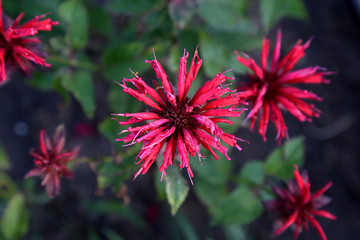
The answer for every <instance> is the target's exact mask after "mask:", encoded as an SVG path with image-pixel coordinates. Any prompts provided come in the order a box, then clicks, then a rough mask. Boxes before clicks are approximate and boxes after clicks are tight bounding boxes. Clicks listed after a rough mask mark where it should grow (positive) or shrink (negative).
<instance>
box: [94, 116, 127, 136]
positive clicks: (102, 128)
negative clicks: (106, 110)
mask: <svg viewBox="0 0 360 240" xmlns="http://www.w3.org/2000/svg"><path fill="white" fill-rule="evenodd" d="M125 128H126V126H125V127H124V126H122V125H120V124H119V123H117V122H116V121H115V120H113V119H111V118H105V119H104V120H103V121H102V122H101V123H100V124H99V125H98V129H99V132H100V133H101V134H102V135H103V136H104V137H105V138H106V139H108V140H109V141H110V142H113V141H114V140H115V138H116V137H117V133H120V132H121V131H122V130H124V129H125Z"/></svg>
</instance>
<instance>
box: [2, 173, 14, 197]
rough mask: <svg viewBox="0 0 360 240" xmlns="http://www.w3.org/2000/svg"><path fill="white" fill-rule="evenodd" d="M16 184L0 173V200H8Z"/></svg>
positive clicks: (6, 175)
mask: <svg viewBox="0 0 360 240" xmlns="http://www.w3.org/2000/svg"><path fill="white" fill-rule="evenodd" d="M16 191H17V189H16V184H15V183H14V182H13V180H12V179H11V178H10V177H9V175H8V174H6V173H5V172H3V171H0V199H8V198H10V197H11V196H12V195H13V194H14V193H15V192H16Z"/></svg>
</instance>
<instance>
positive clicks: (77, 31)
mask: <svg viewBox="0 0 360 240" xmlns="http://www.w3.org/2000/svg"><path fill="white" fill-rule="evenodd" d="M59 14H60V17H61V18H63V19H64V20H65V22H66V24H67V28H66V30H67V34H66V36H67V38H68V40H69V42H70V45H71V47H72V48H73V49H75V50H80V49H82V48H84V47H85V46H86V44H87V40H88V16H87V10H86V8H85V6H84V5H83V4H82V2H81V1H80V0H67V1H65V2H63V3H62V4H61V5H60V7H59Z"/></svg>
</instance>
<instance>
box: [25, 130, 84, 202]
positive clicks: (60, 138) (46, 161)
mask: <svg viewBox="0 0 360 240" xmlns="http://www.w3.org/2000/svg"><path fill="white" fill-rule="evenodd" d="M64 145H65V131H64V127H63V125H60V126H59V127H57V128H56V130H55V132H54V134H53V137H52V139H49V137H48V136H47V135H46V133H45V130H41V132H40V148H37V149H33V150H32V151H31V152H30V155H31V156H33V157H34V163H35V168H34V169H32V170H30V171H29V172H28V173H27V174H26V176H25V178H28V177H33V176H42V177H44V179H43V181H42V183H41V185H43V186H45V188H46V193H47V195H48V196H49V197H54V196H56V195H57V194H59V190H60V177H62V176H63V177H67V178H72V177H73V176H74V173H73V172H72V171H70V170H69V169H68V167H67V166H66V164H67V163H68V162H69V161H71V160H73V159H74V158H75V157H76V156H77V155H78V152H79V150H80V147H76V148H74V149H73V150H68V151H63V149H64Z"/></svg>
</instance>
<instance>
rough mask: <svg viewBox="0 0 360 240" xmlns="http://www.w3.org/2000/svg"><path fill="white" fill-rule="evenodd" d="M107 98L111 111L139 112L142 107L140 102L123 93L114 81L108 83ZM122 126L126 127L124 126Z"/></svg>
mask: <svg viewBox="0 0 360 240" xmlns="http://www.w3.org/2000/svg"><path fill="white" fill-rule="evenodd" d="M108 100H109V103H110V110H111V111H112V112H113V113H134V112H139V111H140V110H141V108H142V107H144V104H143V103H142V102H140V101H139V100H137V99H136V98H134V97H133V96H130V95H128V94H126V93H124V91H123V88H122V87H121V86H119V85H118V84H117V83H115V82H114V83H111V85H110V90H109V94H108ZM122 119H127V118H122ZM114 123H115V121H114ZM124 128H127V127H126V126H125V127H124Z"/></svg>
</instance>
